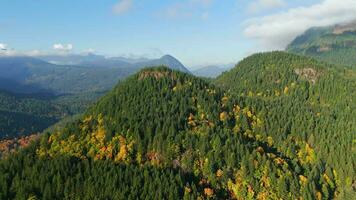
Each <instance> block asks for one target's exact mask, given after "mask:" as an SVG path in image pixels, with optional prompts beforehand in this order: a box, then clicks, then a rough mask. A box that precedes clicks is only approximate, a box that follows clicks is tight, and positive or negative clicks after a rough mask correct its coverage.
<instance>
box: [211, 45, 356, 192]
mask: <svg viewBox="0 0 356 200" xmlns="http://www.w3.org/2000/svg"><path fill="white" fill-rule="evenodd" d="M216 84H218V85H220V86H222V87H224V88H226V89H230V91H231V92H232V93H234V96H235V98H237V99H240V100H241V102H244V104H247V105H250V106H251V107H252V108H253V109H255V110H256V111H257V112H261V113H263V115H262V116H263V118H264V119H266V123H265V125H266V126H265V127H264V128H265V129H264V133H262V135H267V136H270V137H272V138H273V141H274V144H275V146H276V147H277V148H278V149H279V150H280V151H282V152H283V153H285V154H286V155H288V156H289V157H291V158H295V159H298V158H301V157H305V158H307V159H308V156H306V155H304V154H303V153H300V152H299V153H298V151H297V152H295V149H298V148H299V149H300V148H305V150H306V149H309V150H310V149H312V150H313V151H314V152H315V157H314V159H315V161H313V162H315V163H319V164H317V165H318V167H317V168H316V169H315V170H318V171H319V172H321V173H323V174H326V176H327V177H334V178H336V179H337V181H336V188H337V190H336V192H335V193H334V194H333V195H332V196H330V195H327V194H323V196H325V195H327V196H329V197H330V198H331V197H333V198H336V197H339V198H340V199H347V197H348V196H354V192H352V186H351V185H352V183H353V182H355V180H356V174H355V171H354V170H353V169H354V166H355V164H356V159H355V157H354V156H353V155H354V154H355V148H354V146H353V145H354V144H353V142H354V141H353V140H354V139H353V138H354V137H353V133H354V132H355V131H356V121H355V120H354V119H356V113H355V110H356V105H355V103H354V102H355V100H356V90H355V88H356V72H355V71H354V70H350V69H343V68H342V69H339V67H336V66H333V65H330V64H326V63H323V62H318V61H316V60H314V59H311V58H307V57H303V56H296V55H292V54H288V53H284V52H270V53H262V54H255V55H253V56H250V57H248V58H246V59H244V60H243V61H241V62H240V63H239V64H238V65H237V66H236V67H235V68H234V69H232V70H231V71H229V72H226V73H224V74H223V75H221V76H220V77H218V78H217V80H216ZM301 144H303V145H301ZM310 159H311V158H310ZM306 163H308V162H307V161H305V162H304V164H306ZM312 171H313V170H312ZM312 171H310V172H311V173H315V172H312ZM323 171H324V172H323ZM324 176H325V175H324ZM326 176H325V177H324V178H325V179H327V178H326ZM324 181H325V180H324Z"/></svg>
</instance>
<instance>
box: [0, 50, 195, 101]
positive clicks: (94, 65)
mask: <svg viewBox="0 0 356 200" xmlns="http://www.w3.org/2000/svg"><path fill="white" fill-rule="evenodd" d="M54 58H62V59H64V58H65V59H67V60H66V62H70V63H75V62H79V63H78V65H56V64H51V63H48V62H45V61H42V60H40V59H37V58H32V57H0V83H1V84H0V88H1V89H5V90H10V91H12V92H15V91H16V90H17V89H21V91H20V92H22V93H33V92H37V93H40V92H42V93H44V92H47V93H54V94H65V93H83V92H101V91H107V90H110V89H111V88H112V87H113V86H114V85H115V84H116V83H117V82H118V81H119V80H121V79H123V78H126V77H127V76H129V75H131V74H133V73H135V72H137V71H138V70H140V69H142V68H144V67H148V66H154V65H165V66H169V67H170V68H172V69H176V70H181V71H183V72H188V70H187V69H186V68H185V67H184V66H183V65H182V64H181V63H180V62H179V61H178V60H177V59H175V58H174V57H172V56H163V57H162V58H160V59H155V60H149V61H145V62H136V63H127V62H125V61H121V60H118V59H117V58H116V59H106V58H104V57H101V56H96V55H88V56H86V57H85V59H84V57H83V56H75V55H71V56H69V57H63V56H56V57H55V56H52V57H47V59H48V60H53V59H54ZM78 58H82V59H81V60H80V61H79V59H78ZM91 58H93V59H91ZM55 62H56V63H58V62H59V61H58V60H57V61H55ZM10 82H13V84H8V83H10ZM26 88H28V90H27V91H26Z"/></svg>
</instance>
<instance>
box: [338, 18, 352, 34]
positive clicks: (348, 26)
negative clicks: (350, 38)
mask: <svg viewBox="0 0 356 200" xmlns="http://www.w3.org/2000/svg"><path fill="white" fill-rule="evenodd" d="M347 31H356V21H353V22H351V23H347V24H340V25H336V26H335V28H334V30H333V34H335V35H340V34H343V33H344V32H347Z"/></svg>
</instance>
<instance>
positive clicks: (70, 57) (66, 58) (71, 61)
mask: <svg viewBox="0 0 356 200" xmlns="http://www.w3.org/2000/svg"><path fill="white" fill-rule="evenodd" d="M36 58H38V59H41V60H43V61H46V62H49V63H52V64H57V65H80V64H81V63H86V62H98V61H105V56H101V55H96V54H93V53H89V54H85V55H81V54H63V55H44V56H38V57H36Z"/></svg>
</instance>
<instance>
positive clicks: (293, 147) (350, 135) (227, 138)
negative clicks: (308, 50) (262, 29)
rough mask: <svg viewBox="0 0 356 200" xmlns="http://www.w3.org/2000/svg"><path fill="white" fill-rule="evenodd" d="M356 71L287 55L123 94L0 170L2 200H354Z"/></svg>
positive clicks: (162, 77)
mask: <svg viewBox="0 0 356 200" xmlns="http://www.w3.org/2000/svg"><path fill="white" fill-rule="evenodd" d="M355 90H356V71H354V70H352V69H350V68H347V67H341V66H335V65H332V64H327V63H324V62H320V61H317V60H314V59H312V58H307V57H304V56H298V55H293V54H289V53H285V52H269V53H260V54H255V55H252V56H250V57H248V58H246V59H244V60H243V61H241V62H240V63H238V64H237V65H236V67H235V68H233V69H232V70H231V71H228V72H225V73H224V74H222V75H221V76H219V77H218V78H217V79H213V80H210V79H209V80H206V79H201V78H197V77H194V76H192V75H190V74H187V73H182V72H179V71H175V70H172V69H168V68H166V67H153V68H146V69H143V70H141V71H139V72H138V73H136V74H134V75H132V76H130V77H129V78H127V79H126V80H125V81H122V82H120V83H119V84H118V85H117V86H116V87H115V88H114V89H113V90H111V91H110V92H108V93H107V94H106V95H104V96H103V97H101V98H100V99H99V100H98V101H97V102H96V103H95V104H93V105H91V106H89V108H88V109H87V110H86V111H85V112H84V114H83V115H82V116H79V117H77V118H75V119H73V120H70V121H69V122H66V123H65V124H64V125H63V126H60V127H59V128H57V129H52V130H51V129H49V130H48V131H47V132H46V133H43V134H42V136H41V137H40V139H39V140H36V141H35V142H34V143H33V144H31V145H30V146H29V147H27V148H25V149H23V150H21V151H19V152H17V153H14V154H13V155H9V156H7V157H6V158H5V159H3V160H1V161H0V170H1V172H2V173H0V199H352V198H353V197H354V196H355V194H356V193H355V190H356V186H355V185H356V172H355V170H354V169H355V164H356V157H355V151H356V148H355V145H356V143H355V139H354V133H355V131H356V122H355V119H356V113H355V110H356V105H355V103H354V101H355V100H356V96H355V95H356V91H355Z"/></svg>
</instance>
